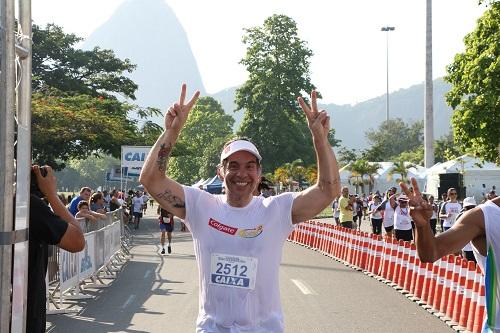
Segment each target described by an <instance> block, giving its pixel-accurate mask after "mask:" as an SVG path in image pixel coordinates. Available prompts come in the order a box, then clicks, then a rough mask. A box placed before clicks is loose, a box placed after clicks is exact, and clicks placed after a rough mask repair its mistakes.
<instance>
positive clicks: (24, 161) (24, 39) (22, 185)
mask: <svg viewBox="0 0 500 333" xmlns="http://www.w3.org/2000/svg"><path fill="white" fill-rule="evenodd" d="M18 3H19V31H18V34H17V36H18V38H17V44H16V51H17V54H18V57H19V67H18V75H17V77H18V78H17V80H18V81H19V85H18V89H17V145H16V149H17V159H16V160H17V163H16V169H17V170H16V171H17V172H16V212H15V232H16V234H17V235H18V237H17V239H16V243H15V244H14V270H13V275H14V279H13V295H12V332H25V331H26V305H27V302H26V298H27V290H28V288H27V286H28V270H27V269H26V268H27V267H28V250H29V249H28V232H27V231H28V227H29V198H30V196H29V195H30V176H31V171H30V170H31V169H30V167H31V0H22V1H19V2H18Z"/></svg>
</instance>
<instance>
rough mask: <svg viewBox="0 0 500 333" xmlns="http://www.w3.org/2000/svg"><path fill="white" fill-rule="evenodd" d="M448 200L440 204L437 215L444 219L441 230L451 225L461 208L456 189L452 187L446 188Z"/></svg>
mask: <svg viewBox="0 0 500 333" xmlns="http://www.w3.org/2000/svg"><path fill="white" fill-rule="evenodd" d="M447 194H448V201H446V202H445V203H444V204H443V205H442V206H441V211H440V212H439V217H440V218H442V219H444V221H443V229H444V230H443V231H446V230H448V229H450V228H451V227H453V224H454V223H455V220H456V219H457V216H458V213H460V211H461V210H462V205H461V204H460V203H459V202H458V201H457V190H456V189H455V188H453V187H451V188H449V189H448V192H447Z"/></svg>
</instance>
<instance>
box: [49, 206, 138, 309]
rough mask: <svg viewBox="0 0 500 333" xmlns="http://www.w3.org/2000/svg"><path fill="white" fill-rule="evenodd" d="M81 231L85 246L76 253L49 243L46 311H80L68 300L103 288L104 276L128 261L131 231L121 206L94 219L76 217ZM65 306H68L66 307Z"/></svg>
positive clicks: (114, 275) (114, 276) (112, 273)
mask: <svg viewBox="0 0 500 333" xmlns="http://www.w3.org/2000/svg"><path fill="white" fill-rule="evenodd" d="M78 221H79V222H80V227H81V228H82V231H83V232H84V237H85V249H84V250H83V251H81V252H78V253H70V252H67V251H65V250H63V249H61V248H59V247H57V246H49V261H48V269H47V278H46V281H47V293H48V295H47V314H57V313H69V312H79V311H80V309H79V308H77V307H74V306H72V305H74V303H71V304H66V303H67V301H68V300H75V299H76V300H78V299H85V298H91V297H92V296H89V295H86V294H85V289H86V288H104V287H107V286H108V285H107V284H106V283H105V282H104V281H103V279H114V278H116V276H117V274H118V273H119V272H120V270H121V267H122V266H123V265H124V264H125V263H126V262H127V260H128V255H129V254H130V252H129V248H130V246H131V244H132V234H131V232H130V229H129V228H128V226H127V225H126V220H125V219H124V217H123V209H118V210H115V211H113V212H108V213H106V219H103V220H98V221H96V222H94V221H89V220H86V219H83V218H82V219H78ZM65 304H66V305H68V306H65Z"/></svg>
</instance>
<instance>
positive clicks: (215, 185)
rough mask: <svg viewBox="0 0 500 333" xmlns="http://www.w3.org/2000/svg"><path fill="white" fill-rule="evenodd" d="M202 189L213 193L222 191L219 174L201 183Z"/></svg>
mask: <svg viewBox="0 0 500 333" xmlns="http://www.w3.org/2000/svg"><path fill="white" fill-rule="evenodd" d="M203 189H204V190H206V191H207V192H209V193H213V194H221V193H222V181H221V180H220V178H219V176H217V175H215V176H214V177H213V178H210V179H209V181H208V182H205V183H204V184H203Z"/></svg>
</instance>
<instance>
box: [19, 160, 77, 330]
mask: <svg viewBox="0 0 500 333" xmlns="http://www.w3.org/2000/svg"><path fill="white" fill-rule="evenodd" d="M40 170H41V169H40V167H39V166H38V165H34V166H33V167H32V176H31V186H32V188H33V186H36V187H37V188H39V190H40V191H39V192H40V193H41V194H42V195H43V197H45V199H46V200H47V201H48V203H49V205H50V207H49V206H48V205H47V204H46V203H45V202H44V201H43V200H42V199H41V198H40V197H38V196H37V195H35V194H33V193H34V191H32V194H31V195H30V218H29V228H30V233H29V256H28V293H27V302H26V303H27V313H26V332H45V321H46V285H45V275H46V274H47V265H48V249H49V248H48V245H49V244H51V245H56V244H57V246H59V247H60V248H62V249H64V250H66V251H69V252H79V251H81V250H83V248H84V247H85V240H84V237H83V233H82V230H81V229H80V226H79V224H78V221H77V220H76V219H75V217H74V216H73V215H71V214H70V212H69V211H68V209H66V207H65V206H64V205H63V203H62V202H61V200H60V199H59V197H58V196H57V192H56V188H57V184H56V182H57V180H56V177H55V176H54V172H53V171H52V168H51V167H49V166H44V167H43V170H44V171H43V172H44V174H45V172H46V174H45V176H44V175H42V173H41V171H40Z"/></svg>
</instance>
